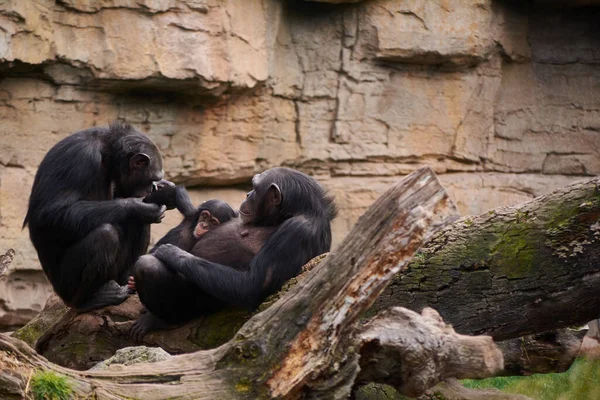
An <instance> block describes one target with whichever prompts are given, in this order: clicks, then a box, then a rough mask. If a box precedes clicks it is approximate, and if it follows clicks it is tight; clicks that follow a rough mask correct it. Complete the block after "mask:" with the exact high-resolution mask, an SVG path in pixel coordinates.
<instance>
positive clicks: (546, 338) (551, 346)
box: [497, 329, 586, 376]
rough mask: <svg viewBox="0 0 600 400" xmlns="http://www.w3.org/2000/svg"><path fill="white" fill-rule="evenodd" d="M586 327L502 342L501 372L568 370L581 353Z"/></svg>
mask: <svg viewBox="0 0 600 400" xmlns="http://www.w3.org/2000/svg"><path fill="white" fill-rule="evenodd" d="M585 334H586V331H585V330H581V331H571V330H569V329H559V330H555V331H550V332H544V333H539V334H536V335H526V336H523V337H520V338H516V339H509V340H505V341H503V342H498V343H497V345H498V347H499V348H500V350H501V351H502V354H503V355H504V371H502V373H501V375H511V376H514V375H531V374H547V373H550V372H565V371H566V370H568V369H569V368H570V367H571V364H573V362H574V361H575V359H576V358H577V356H578V355H579V351H580V349H581V343H582V341H583V337H584V336H585Z"/></svg>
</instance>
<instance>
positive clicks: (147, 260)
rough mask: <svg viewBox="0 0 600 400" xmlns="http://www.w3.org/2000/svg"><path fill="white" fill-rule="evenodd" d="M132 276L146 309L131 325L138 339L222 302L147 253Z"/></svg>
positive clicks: (213, 308) (214, 307)
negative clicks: (146, 311)
mask: <svg viewBox="0 0 600 400" xmlns="http://www.w3.org/2000/svg"><path fill="white" fill-rule="evenodd" d="M134 279H135V287H136V290H137V292H138V294H139V296H140V300H141V301H142V304H144V306H145V307H146V309H147V310H148V313H147V314H145V315H142V316H140V317H139V319H138V320H137V321H136V322H135V324H134V326H133V327H132V334H133V336H134V337H136V338H138V339H139V338H141V337H143V336H144V335H145V334H146V333H148V332H150V331H153V330H157V329H165V328H168V327H170V326H171V324H177V323H181V322H184V321H187V320H190V319H192V318H194V317H197V316H200V315H203V314H205V313H207V312H211V311H214V310H216V309H218V307H219V306H220V305H221V302H219V301H218V300H217V299H214V298H212V297H210V296H208V295H207V294H205V293H203V292H201V291H200V290H199V289H198V288H196V287H195V286H193V285H192V284H190V283H189V282H188V281H186V279H185V278H184V277H183V275H181V274H178V273H174V272H172V271H171V270H170V269H169V268H167V267H166V266H165V265H164V264H163V263H162V262H161V261H159V260H158V259H156V258H155V257H154V256H152V255H150V254H148V255H145V256H142V257H140V258H139V259H138V261H137V263H136V264H135V267H134Z"/></svg>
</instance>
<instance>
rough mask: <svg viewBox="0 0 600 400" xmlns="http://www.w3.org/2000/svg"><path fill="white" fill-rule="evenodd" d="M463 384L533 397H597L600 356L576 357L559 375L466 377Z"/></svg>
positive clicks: (586, 399)
mask: <svg viewBox="0 0 600 400" xmlns="http://www.w3.org/2000/svg"><path fill="white" fill-rule="evenodd" d="M462 383H463V384H464V385H465V386H466V387H468V388H472V389H483V388H496V389H500V390H502V391H503V392H506V393H515V394H523V395H525V396H529V397H531V398H532V399H536V400H598V399H600V359H598V360H587V359H578V360H576V361H575V362H574V363H573V365H572V366H571V368H569V370H568V371H567V372H563V373H560V374H534V375H531V376H512V377H498V378H489V379H482V380H474V379H466V380H464V381H462Z"/></svg>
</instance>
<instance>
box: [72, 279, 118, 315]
mask: <svg viewBox="0 0 600 400" xmlns="http://www.w3.org/2000/svg"><path fill="white" fill-rule="evenodd" d="M129 294H130V293H129V289H128V287H127V286H120V285H119V284H118V283H117V282H115V281H108V282H106V283H105V284H104V285H103V286H102V287H101V288H100V289H98V291H97V292H96V293H94V296H93V297H92V298H91V299H89V300H87V301H85V302H83V303H82V304H79V305H76V306H74V307H73V308H74V309H75V311H77V312H78V313H84V312H88V311H92V310H96V309H98V308H103V307H108V306H115V305H117V304H121V303H122V302H124V301H125V299H127V298H128V297H129Z"/></svg>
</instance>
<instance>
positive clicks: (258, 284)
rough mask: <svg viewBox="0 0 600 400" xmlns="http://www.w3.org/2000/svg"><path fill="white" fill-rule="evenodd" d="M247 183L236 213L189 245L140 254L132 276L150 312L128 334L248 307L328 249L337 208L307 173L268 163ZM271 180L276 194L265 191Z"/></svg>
mask: <svg viewBox="0 0 600 400" xmlns="http://www.w3.org/2000/svg"><path fill="white" fill-rule="evenodd" d="M273 184H275V185H276V186H273ZM253 185H254V190H253V191H251V192H250V193H249V194H248V198H247V199H246V200H245V201H244V203H242V205H241V206H240V214H241V215H242V218H241V220H240V219H233V220H231V221H230V222H227V223H224V224H221V225H219V226H218V227H217V228H215V229H214V230H213V231H210V232H208V233H207V234H206V235H205V236H204V237H202V238H201V239H200V240H199V241H198V243H197V244H196V245H195V246H194V247H193V248H192V250H190V252H187V251H184V250H182V249H181V248H179V247H177V246H176V245H172V244H166V245H162V246H158V247H157V248H156V249H155V250H154V252H153V254H152V255H147V256H143V257H142V258H140V260H139V261H138V263H137V264H136V268H135V274H136V275H135V281H136V286H137V290H138V293H139V295H140V299H141V300H142V303H143V304H144V305H145V306H146V308H147V309H148V310H149V311H150V313H151V314H148V315H146V316H144V317H142V318H141V319H140V320H138V321H137V322H136V324H135V325H134V328H133V334H134V336H137V337H138V338H139V337H141V336H143V335H144V334H145V333H146V332H148V331H150V330H153V329H157V328H160V327H163V326H164V323H161V321H160V319H162V322H165V321H166V322H169V323H176V322H181V321H184V320H186V319H190V318H193V317H195V316H199V315H202V314H206V313H209V312H213V311H215V310H216V309H218V308H219V307H220V306H222V305H223V304H234V305H238V306H243V307H247V308H250V309H253V308H255V307H257V306H258V305H259V304H260V303H261V302H262V301H263V300H264V299H265V298H266V297H267V296H269V295H270V294H272V293H274V292H276V291H277V290H279V289H280V288H281V286H282V285H283V284H284V283H285V282H286V281H287V280H288V279H290V278H292V277H294V276H296V275H297V274H298V273H299V272H300V269H301V267H302V266H303V265H304V264H306V263H307V262H308V261H309V260H311V259H312V258H314V257H316V256H318V255H320V254H323V253H325V252H328V251H329V250H330V248H331V221H332V220H333V218H335V216H336V214H337V210H336V207H335V205H334V203H333V199H332V198H331V197H329V196H327V194H326V192H325V190H323V188H322V187H321V186H320V185H319V184H318V183H317V182H316V181H315V180H314V179H313V178H311V177H309V176H307V175H305V174H303V173H301V172H298V171H295V170H292V169H288V168H273V169H271V170H268V171H265V172H264V173H263V174H261V175H257V176H256V177H255V178H254V179H253ZM276 188H278V189H279V191H280V194H281V196H280V197H278V196H276V195H275V194H272V193H276V192H277V189H276ZM242 211H244V214H242ZM232 257H234V259H232ZM152 314H154V315H155V316H156V317H159V319H157V318H156V317H153V316H152Z"/></svg>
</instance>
